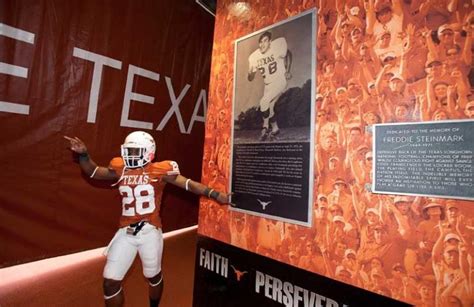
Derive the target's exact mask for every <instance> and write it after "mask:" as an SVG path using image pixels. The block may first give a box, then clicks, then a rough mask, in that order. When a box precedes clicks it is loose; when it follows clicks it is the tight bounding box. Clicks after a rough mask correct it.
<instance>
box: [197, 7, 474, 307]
mask: <svg viewBox="0 0 474 307" xmlns="http://www.w3.org/2000/svg"><path fill="white" fill-rule="evenodd" d="M315 7H316V8H317V10H318V17H317V19H318V22H317V30H316V31H317V40H316V42H317V43H316V44H317V46H316V50H317V52H316V57H317V59H316V60H317V71H316V79H317V81H316V82H317V84H316V87H317V95H316V100H315V101H313V102H308V103H314V104H315V105H316V108H317V118H315V119H314V120H315V121H316V127H317V128H316V136H315V137H316V140H315V141H316V146H315V148H314V150H315V163H314V165H315V172H314V174H315V184H314V202H313V223H312V227H310V228H308V227H304V226H298V225H293V224H290V223H283V222H280V221H274V220H269V219H265V218H261V217H256V216H252V215H247V214H243V213H239V212H235V211H232V210H228V209H227V208H225V207H220V206H218V205H217V204H215V203H214V202H212V201H211V200H208V199H202V200H201V205H200V213H199V234H201V235H204V236H208V237H211V238H214V239H217V240H220V241H223V242H225V243H229V244H232V245H235V246H237V247H240V248H243V249H246V250H249V251H251V252H255V253H258V254H261V255H264V256H268V257H271V258H273V259H276V260H278V261H281V262H284V263H288V264H291V265H294V266H297V267H299V268H302V269H306V270H308V271H311V272H314V273H318V274H321V275H324V276H327V277H330V278H333V279H337V280H340V281H342V282H345V283H348V284H351V285H354V286H357V287H360V288H364V289H367V290H369V291H372V292H376V293H379V294H382V295H385V296H389V297H392V298H394V299H397V300H401V301H404V302H408V303H410V304H413V305H416V306H472V304H473V303H474V287H473V277H474V274H473V263H472V256H473V255H474V249H473V245H472V243H473V238H474V206H473V205H474V204H473V202H472V201H465V200H455V199H438V198H429V197H412V196H400V195H382V194H374V193H371V192H370V191H368V190H367V189H366V184H370V183H371V181H372V177H371V176H372V162H371V159H372V156H373V153H372V151H371V148H372V135H371V134H370V133H369V132H367V131H368V129H366V128H367V127H370V126H371V125H373V124H376V123H398V122H421V121H432V120H446V119H448V120H450V119H473V118H474V101H473V95H472V85H473V80H472V50H471V49H472V32H473V24H474V14H473V11H472V4H471V2H469V1H461V0H460V1H446V0H443V1H438V0H434V1H417V0H412V1H409V0H406V1H404V0H392V1H386V0H380V1H379V0H376V1H375V0H367V1H357V0H340V1H304V0H301V1H296V0H273V1H258V0H254V1H246V2H242V3H240V4H236V3H235V2H233V1H230V0H223V1H219V4H218V8H217V15H216V24H215V33H214V49H213V55H212V67H211V81H210V87H209V109H208V118H207V124H206V136H205V148H204V161H203V165H204V166H203V181H204V182H205V183H207V184H208V185H210V186H212V187H213V188H216V189H220V190H227V189H228V186H229V184H228V183H229V170H230V167H231V166H230V161H231V160H230V154H231V153H230V145H229V139H230V134H231V120H232V118H231V116H232V115H231V113H232V99H233V97H232V93H233V76H234V71H233V69H234V63H233V61H234V41H235V40H236V39H238V38H240V37H242V36H245V35H247V34H249V33H252V32H255V31H257V30H259V29H262V28H265V27H267V26H269V25H271V24H274V23H276V22H279V21H282V20H285V19H287V18H289V17H291V16H295V15H297V14H299V13H301V12H304V11H306V10H308V9H313V8H315Z"/></svg>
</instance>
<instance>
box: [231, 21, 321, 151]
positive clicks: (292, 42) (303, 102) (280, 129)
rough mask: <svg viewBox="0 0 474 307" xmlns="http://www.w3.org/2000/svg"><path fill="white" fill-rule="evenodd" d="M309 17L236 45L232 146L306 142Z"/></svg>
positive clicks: (309, 106)
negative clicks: (239, 144) (276, 142)
mask: <svg viewBox="0 0 474 307" xmlns="http://www.w3.org/2000/svg"><path fill="white" fill-rule="evenodd" d="M311 24H312V14H307V13H305V14H303V15H300V16H297V17H296V18H294V19H292V20H289V21H284V23H280V24H277V25H274V26H271V27H269V28H266V29H264V30H259V31H257V32H256V33H252V34H250V35H247V36H245V37H243V38H240V39H238V40H237V41H236V42H235V78H234V103H233V120H234V127H233V133H234V136H233V137H234V142H235V143H259V142H271V141H279V142H284V141H291V142H292V141H295V140H298V141H309V140H310V135H311V131H310V118H311V104H310V103H308V102H310V101H311V94H312V84H311V82H312V79H313V78H312V74H313V70H312V65H311V62H312V59H313V58H312V44H311V42H312V41H313V36H312V27H311Z"/></svg>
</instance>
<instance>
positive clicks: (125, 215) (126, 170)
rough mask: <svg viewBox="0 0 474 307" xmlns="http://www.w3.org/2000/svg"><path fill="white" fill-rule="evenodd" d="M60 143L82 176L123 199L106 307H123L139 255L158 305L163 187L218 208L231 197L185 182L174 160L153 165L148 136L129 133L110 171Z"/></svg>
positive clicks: (74, 142)
mask: <svg viewBox="0 0 474 307" xmlns="http://www.w3.org/2000/svg"><path fill="white" fill-rule="evenodd" d="M64 138H66V139H67V140H68V141H69V143H70V144H69V145H70V148H71V150H72V151H73V152H75V153H77V154H78V155H79V165H80V167H81V169H82V171H83V172H84V173H85V174H86V175H87V176H89V177H90V178H93V179H97V180H114V181H115V183H114V184H113V185H115V186H118V190H119V192H120V194H121V196H122V216H121V218H120V227H121V228H120V229H119V230H118V231H117V233H116V234H115V236H114V238H113V239H112V241H111V242H110V243H109V246H108V247H107V249H106V255H107V262H106V264H105V268H104V273H103V275H104V283H103V286H104V298H105V305H106V306H122V305H123V301H124V295H123V291H122V285H121V284H122V280H123V278H124V276H125V274H126V273H127V271H128V270H129V268H130V266H131V265H132V263H133V261H134V259H135V256H136V255H137V253H138V254H139V256H140V259H141V261H142V265H143V274H144V275H145V277H146V278H147V279H148V281H149V284H150V286H149V294H150V306H158V304H159V302H160V298H161V294H162V292H163V276H162V273H161V257H162V252H163V235H162V231H161V220H160V216H159V213H160V205H161V196H162V194H163V189H164V186H165V184H166V183H171V184H174V185H176V186H178V187H180V188H183V189H186V190H187V191H191V192H193V193H195V194H198V195H204V196H207V197H209V198H212V199H214V200H216V201H217V202H218V203H220V204H227V203H229V200H230V198H229V196H230V194H227V193H222V192H218V191H216V190H214V189H211V188H209V187H207V186H205V185H203V184H201V183H199V182H195V181H192V180H191V179H188V178H185V177H183V176H182V175H181V174H180V172H179V167H178V164H177V163H176V162H174V161H161V162H152V161H153V158H154V156H155V149H156V147H155V141H154V139H153V137H152V136H151V135H150V134H148V133H146V132H143V131H135V132H132V133H130V134H129V135H128V136H127V137H126V138H125V142H124V143H123V145H122V146H121V157H116V158H113V159H112V160H111V161H110V164H109V166H108V167H104V166H98V165H97V164H96V163H95V162H94V161H93V160H92V159H91V158H90V156H89V154H88V151H87V147H86V145H85V144H84V142H83V141H81V140H80V139H79V138H77V137H73V138H72V137H67V136H64Z"/></svg>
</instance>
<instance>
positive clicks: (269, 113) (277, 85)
mask: <svg viewBox="0 0 474 307" xmlns="http://www.w3.org/2000/svg"><path fill="white" fill-rule="evenodd" d="M291 63H292V54H291V52H290V51H289V50H288V46H287V43H286V40H285V38H283V37H280V38H277V39H275V40H274V41H272V34H271V33H270V32H268V31H266V32H264V33H263V34H262V35H260V38H259V40H258V49H257V50H255V51H254V52H253V53H252V54H251V55H250V56H249V71H248V76H247V79H248V80H249V81H253V79H254V78H255V74H256V73H257V70H258V71H259V72H260V74H261V75H262V78H263V83H264V89H263V97H262V98H261V99H260V112H262V115H263V129H262V134H261V136H260V140H261V141H265V140H266V139H267V138H270V139H272V138H274V137H275V136H276V135H278V133H279V132H280V129H279V128H278V124H277V121H276V118H275V110H274V108H275V103H276V101H277V100H278V98H279V97H280V95H281V94H282V93H283V91H284V90H285V89H286V83H287V80H289V79H291V77H292V76H291V72H290V70H291ZM269 124H271V129H270V127H269Z"/></svg>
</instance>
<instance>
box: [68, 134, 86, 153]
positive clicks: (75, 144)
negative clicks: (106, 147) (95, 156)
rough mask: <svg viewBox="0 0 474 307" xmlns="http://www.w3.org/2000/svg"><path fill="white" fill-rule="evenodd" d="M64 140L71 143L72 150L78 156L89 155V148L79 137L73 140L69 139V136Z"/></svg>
mask: <svg viewBox="0 0 474 307" xmlns="http://www.w3.org/2000/svg"><path fill="white" fill-rule="evenodd" d="M64 138H65V139H66V140H68V141H69V143H70V144H69V145H70V147H69V148H70V149H71V150H72V151H74V152H76V153H78V154H85V153H87V147H86V144H84V142H83V141H81V139H79V138H78V137H77V136H75V137H73V138H71V137H68V136H64Z"/></svg>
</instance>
